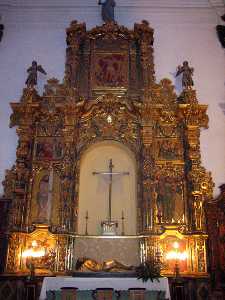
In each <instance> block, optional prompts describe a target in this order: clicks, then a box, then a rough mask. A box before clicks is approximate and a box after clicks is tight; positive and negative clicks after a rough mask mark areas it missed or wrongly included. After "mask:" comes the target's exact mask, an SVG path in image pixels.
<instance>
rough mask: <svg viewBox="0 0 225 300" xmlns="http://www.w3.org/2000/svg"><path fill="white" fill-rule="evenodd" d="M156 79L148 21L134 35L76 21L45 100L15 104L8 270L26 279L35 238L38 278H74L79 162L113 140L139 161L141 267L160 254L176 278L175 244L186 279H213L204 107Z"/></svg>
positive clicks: (28, 96) (28, 97) (187, 92)
mask: <svg viewBox="0 0 225 300" xmlns="http://www.w3.org/2000/svg"><path fill="white" fill-rule="evenodd" d="M154 73H155V72H154V62H153V29H152V28H151V27H150V26H149V24H148V22H146V21H143V22H142V23H141V24H135V25H134V29H133V30H128V29H127V28H125V27H123V26H119V25H118V24H117V23H113V22H109V23H107V24H104V25H102V26H98V27H96V28H94V29H92V30H90V31H87V30H86V25H85V24H84V23H82V24H80V23H78V22H76V21H73V22H72V23H71V25H70V27H69V28H68V29H67V49H66V64H65V77H64V80H63V82H62V83H60V82H59V81H58V80H57V79H55V78H53V79H50V80H48V82H47V84H46V85H45V89H44V93H43V95H42V96H40V95H38V93H37V91H36V90H35V89H34V88H31V87H27V88H25V89H24V90H23V94H22V97H21V99H20V101H19V102H13V103H11V107H12V110H13V113H12V115H11V127H13V126H17V134H18V137H19V142H18V147H17V153H16V154H17V159H16V163H15V165H14V166H13V167H12V169H11V170H7V171H6V177H5V181H4V182H3V185H4V189H5V197H6V198H7V199H11V200H12V209H11V212H10V223H9V231H10V241H9V249H8V260H7V265H6V269H5V270H6V272H15V271H16V272H23V271H24V272H25V271H27V264H26V261H25V258H24V256H23V253H24V252H25V251H26V250H27V249H30V248H31V247H32V241H33V240H34V239H35V241H36V244H35V245H33V247H39V248H40V249H42V251H43V253H44V255H42V257H41V258H39V259H38V261H37V262H36V265H37V266H38V268H37V269H38V270H40V272H41V270H42V272H53V273H57V272H62V273H66V272H67V271H71V270H72V268H73V263H72V262H73V256H74V251H73V250H74V243H76V237H77V234H78V232H77V219H78V216H79V175H80V161H81V157H82V154H83V153H84V151H85V149H87V148H88V147H89V146H90V145H92V144H94V143H96V142H98V141H105V140H108V141H110V140H111V141H117V142H119V143H122V144H124V145H126V146H127V147H128V148H129V149H130V150H131V151H132V152H133V153H134V156H135V158H136V161H137V191H138V195H137V212H136V214H137V220H138V222H137V238H138V239H139V243H140V258H141V260H146V259H148V257H150V256H152V255H153V256H159V255H160V258H161V259H162V260H163V262H164V270H163V274H167V275H169V274H173V272H174V265H175V260H174V259H173V257H172V258H171V257H169V256H168V254H169V253H170V252H171V251H173V250H174V249H173V244H174V243H175V242H177V243H179V245H180V248H179V251H180V252H181V254H182V253H185V255H184V256H183V258H182V260H181V261H180V272H181V273H182V274H192V275H196V276H198V275H206V274H207V263H206V240H207V234H206V231H205V215H204V210H203V203H204V202H205V201H206V200H207V199H210V198H211V197H212V190H213V183H212V179H211V175H210V173H208V172H206V170H205V169H204V167H202V165H201V157H200V145H199V138H200V129H201V128H202V127H204V128H206V127H207V124H208V117H207V115H206V110H207V106H206V105H202V104H199V103H198V100H197V98H196V92H195V90H194V89H192V88H191V87H187V88H184V90H183V92H182V93H181V95H180V96H179V97H178V96H177V95H176V93H175V90H174V87H173V85H172V83H171V82H170V80H168V79H163V80H161V81H160V82H159V83H156V80H155V76H154ZM79 238H81V237H80V236H79ZM176 251H178V250H176Z"/></svg>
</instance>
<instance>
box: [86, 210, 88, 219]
mask: <svg viewBox="0 0 225 300" xmlns="http://www.w3.org/2000/svg"><path fill="white" fill-rule="evenodd" d="M86 219H88V210H87V211H86Z"/></svg>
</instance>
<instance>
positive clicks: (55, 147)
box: [35, 138, 64, 160]
mask: <svg viewBox="0 0 225 300" xmlns="http://www.w3.org/2000/svg"><path fill="white" fill-rule="evenodd" d="M63 152H64V145H63V143H62V141H61V139H59V138H48V139H47V138H45V139H41V138H39V140H38V141H37V143H36V151H35V157H36V159H37V160H58V159H61V158H63V154H64V153H63Z"/></svg>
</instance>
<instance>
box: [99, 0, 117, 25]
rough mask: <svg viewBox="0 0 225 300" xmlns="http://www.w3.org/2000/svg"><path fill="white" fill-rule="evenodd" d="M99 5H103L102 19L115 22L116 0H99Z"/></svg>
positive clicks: (106, 21)
mask: <svg viewBox="0 0 225 300" xmlns="http://www.w3.org/2000/svg"><path fill="white" fill-rule="evenodd" d="M98 5H102V19H103V21H104V22H105V23H108V22H115V18H114V7H115V6H116V2H115V1H114V0H105V1H102V0H99V1H98Z"/></svg>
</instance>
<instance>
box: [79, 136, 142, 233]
mask: <svg viewBox="0 0 225 300" xmlns="http://www.w3.org/2000/svg"><path fill="white" fill-rule="evenodd" d="M110 159H112V162H113V165H114V168H113V172H129V175H114V176H113V184H112V210H111V211H112V219H113V220H115V221H118V223H119V224H118V234H120V233H121V232H122V220H121V218H122V211H123V213H124V218H125V220H124V224H125V235H136V232H137V175H136V173H137V172H136V171H137V166H136V160H135V156H134V154H133V153H132V152H131V151H130V150H129V149H128V148H127V147H126V146H124V145H123V144H121V143H119V142H115V141H103V142H98V143H95V144H93V145H91V146H90V147H89V148H88V149H87V150H86V151H85V152H84V153H83V155H82V157H81V161H80V180H79V181H80V183H79V203H78V234H85V231H86V219H85V217H86V214H87V212H88V234H89V235H99V234H101V221H104V220H106V219H107V217H108V199H109V176H108V175H93V172H99V171H100V172H101V171H106V170H108V168H109V161H110Z"/></svg>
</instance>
